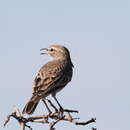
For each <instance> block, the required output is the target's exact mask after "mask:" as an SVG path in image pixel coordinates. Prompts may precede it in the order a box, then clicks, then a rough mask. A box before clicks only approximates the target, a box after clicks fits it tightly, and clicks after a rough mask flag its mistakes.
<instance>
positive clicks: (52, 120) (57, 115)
mask: <svg viewBox="0 0 130 130" xmlns="http://www.w3.org/2000/svg"><path fill="white" fill-rule="evenodd" d="M48 102H49V103H50V105H51V107H52V108H53V109H54V110H55V112H51V113H49V114H47V115H42V116H35V117H33V116H32V117H28V118H25V117H24V116H23V115H22V114H21V112H20V110H19V109H18V108H16V107H15V112H12V113H11V114H10V115H8V116H7V119H6V121H5V122H4V126H6V125H7V124H8V123H9V121H10V119H11V117H13V118H14V119H16V120H17V121H18V123H19V125H20V130H25V129H26V128H28V129H30V130H33V129H32V128H31V126H29V125H28V123H29V122H32V123H41V124H48V126H49V130H55V128H54V126H55V125H56V124H58V123H59V122H61V121H67V122H70V123H73V124H75V125H82V126H85V125H88V124H90V123H94V122H96V118H92V119H90V120H88V121H85V122H79V121H78V120H79V119H80V118H73V117H72V115H71V113H78V111H76V110H69V109H63V110H58V109H57V108H56V107H55V106H54V104H52V102H51V101H50V100H48ZM92 129H93V128H92ZM93 130H96V129H95V128H94V129H93Z"/></svg>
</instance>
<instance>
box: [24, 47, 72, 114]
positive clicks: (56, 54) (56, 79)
mask: <svg viewBox="0 0 130 130" xmlns="http://www.w3.org/2000/svg"><path fill="white" fill-rule="evenodd" d="M42 50H44V51H45V52H43V53H41V54H47V55H48V56H50V57H52V58H53V60H52V61H50V62H48V63H47V64H45V65H44V66H43V67H42V68H41V69H40V70H39V72H38V75H37V76H36V78H35V80H34V87H33V92H32V97H31V98H30V100H29V101H28V103H27V104H26V105H25V107H24V109H23V114H25V113H27V114H32V113H33V112H34V111H35V109H36V106H37V105H38V103H39V101H40V99H45V98H46V97H47V96H48V95H50V94H51V95H52V96H53V97H54V99H55V100H56V101H57V99H56V97H55V95H56V93H57V92H59V91H60V90H61V89H62V88H64V87H65V86H66V84H67V83H68V82H70V81H71V78H72V73H73V69H72V67H73V64H72V62H71V58H70V53H69V51H68V49H67V48H65V47H63V46H61V45H51V46H49V47H48V48H44V49H42ZM57 103H58V105H60V104H59V102H58V101H57ZM60 107H61V106H60Z"/></svg>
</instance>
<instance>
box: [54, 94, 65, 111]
mask: <svg viewBox="0 0 130 130" xmlns="http://www.w3.org/2000/svg"><path fill="white" fill-rule="evenodd" d="M53 98H54V99H55V101H56V102H57V104H58V106H59V108H60V111H64V109H63V107H62V106H61V105H60V103H59V101H58V100H57V98H56V97H55V96H53Z"/></svg>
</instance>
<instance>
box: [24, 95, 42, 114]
mask: <svg viewBox="0 0 130 130" xmlns="http://www.w3.org/2000/svg"><path fill="white" fill-rule="evenodd" d="M39 101H40V98H39V97H38V96H35V95H33V96H32V97H31V98H30V100H29V101H28V102H27V104H26V105H25V107H24V109H23V112H22V114H29V115H30V114H33V112H34V111H35V109H36V107H37V105H38V103H39Z"/></svg>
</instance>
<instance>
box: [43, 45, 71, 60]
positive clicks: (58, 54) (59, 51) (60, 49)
mask: <svg viewBox="0 0 130 130" xmlns="http://www.w3.org/2000/svg"><path fill="white" fill-rule="evenodd" d="M41 51H42V52H41V55H44V54H46V55H48V56H49V57H51V58H53V59H54V60H58V59H68V58H70V53H69V50H68V49H67V48H66V47H64V46H61V45H51V46H49V47H48V48H42V49H41Z"/></svg>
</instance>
